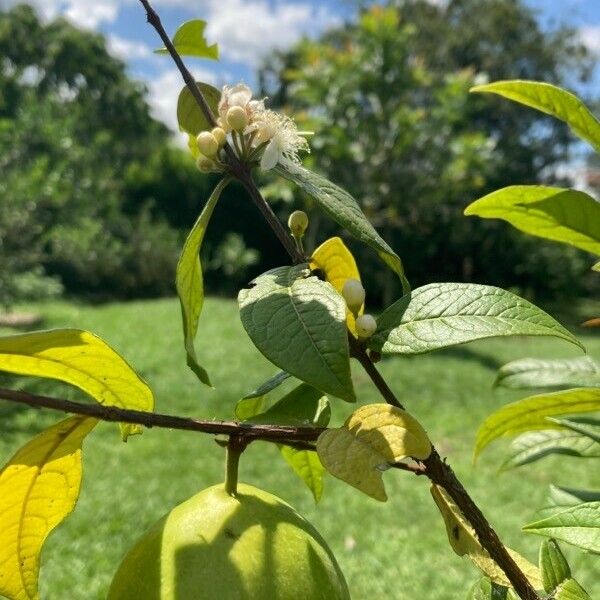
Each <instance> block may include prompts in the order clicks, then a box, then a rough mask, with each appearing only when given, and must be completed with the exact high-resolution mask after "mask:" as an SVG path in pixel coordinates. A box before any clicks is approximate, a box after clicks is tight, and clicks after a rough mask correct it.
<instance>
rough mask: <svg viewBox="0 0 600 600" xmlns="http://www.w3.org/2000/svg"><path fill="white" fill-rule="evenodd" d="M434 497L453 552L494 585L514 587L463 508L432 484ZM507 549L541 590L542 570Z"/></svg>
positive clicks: (534, 584) (444, 491)
mask: <svg viewBox="0 0 600 600" xmlns="http://www.w3.org/2000/svg"><path fill="white" fill-rule="evenodd" d="M431 495H432V496H433V499H434V500H435V503H436V504H437V507H438V508H439V510H440V512H441V513H442V517H443V518H444V523H445V524H446V532H447V534H448V541H449V542H450V546H452V549H453V550H454V552H456V554H458V556H465V555H467V556H468V557H469V558H470V559H471V561H472V562H473V564H474V565H475V566H476V567H477V568H478V569H479V570H480V571H481V572H482V573H483V574H484V575H485V576H486V577H488V578H489V579H490V580H491V581H493V582H494V583H497V584H498V585H503V586H505V587H511V584H510V581H509V580H508V579H507V577H506V575H505V574H504V571H502V569H501V568H500V567H499V566H498V565H497V564H496V562H495V561H494V560H493V559H492V557H491V556H490V555H489V554H488V552H487V551H486V550H485V549H484V548H483V546H482V545H481V544H480V543H479V540H478V539H477V536H476V534H475V531H474V529H473V528H472V527H471V525H470V524H469V523H468V521H467V520H466V519H465V517H464V515H463V513H462V512H461V510H460V508H458V506H456V504H455V503H454V501H453V500H452V498H450V496H449V495H448V493H447V492H446V490H444V489H443V488H441V487H440V486H438V485H432V486H431ZM507 550H508V553H509V554H510V555H511V557H512V559H513V560H514V561H515V562H516V563H517V565H518V566H519V568H520V569H521V571H523V573H524V574H525V575H526V577H527V579H529V581H530V583H531V584H532V585H533V587H534V588H536V589H542V587H543V584H542V579H541V576H540V572H539V569H538V568H537V567H536V566H535V565H533V564H531V563H530V562H529V561H528V560H527V559H526V558H524V557H522V556H521V555H520V554H519V553H517V552H515V551H514V550H511V549H510V548H507Z"/></svg>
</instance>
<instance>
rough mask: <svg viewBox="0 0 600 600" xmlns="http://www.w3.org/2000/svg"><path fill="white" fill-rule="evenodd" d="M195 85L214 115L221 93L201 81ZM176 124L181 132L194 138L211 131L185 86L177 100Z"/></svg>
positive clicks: (208, 123) (209, 125) (207, 121)
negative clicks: (208, 130)
mask: <svg viewBox="0 0 600 600" xmlns="http://www.w3.org/2000/svg"><path fill="white" fill-rule="evenodd" d="M196 85H197V86H198V89H199V90H200V91H201V92H202V95H203V96H204V98H205V100H206V102H207V104H208V106H209V108H210V109H211V111H212V113H213V115H216V114H217V108H218V105H219V100H220V99H221V92H220V91H219V90H218V89H217V88H215V87H213V86H212V85H209V84H208V83H202V82H201V81H197V82H196ZM177 122H178V123H179V129H180V130H181V131H185V133H187V134H189V135H192V136H194V137H195V136H197V135H198V134H199V133H200V132H201V131H206V130H207V129H212V125H211V123H210V121H209V120H208V119H207V118H206V115H205V114H204V113H203V112H202V110H201V108H200V107H199V106H198V102H196V99H195V98H194V96H193V95H192V92H190V90H189V89H188V87H187V86H185V87H184V88H183V89H182V90H181V92H180V93H179V98H178V99H177Z"/></svg>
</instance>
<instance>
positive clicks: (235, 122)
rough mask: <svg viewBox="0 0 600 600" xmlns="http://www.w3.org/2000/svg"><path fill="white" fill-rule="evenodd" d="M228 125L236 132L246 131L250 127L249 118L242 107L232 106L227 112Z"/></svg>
mask: <svg viewBox="0 0 600 600" xmlns="http://www.w3.org/2000/svg"><path fill="white" fill-rule="evenodd" d="M226 119H227V124H228V125H229V127H231V129H235V131H244V129H246V125H248V116H247V115H246V111H245V110H244V109H243V108H242V107H241V106H232V107H231V108H230V109H229V110H228V111H227V116H226Z"/></svg>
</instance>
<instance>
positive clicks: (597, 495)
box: [537, 485, 600, 520]
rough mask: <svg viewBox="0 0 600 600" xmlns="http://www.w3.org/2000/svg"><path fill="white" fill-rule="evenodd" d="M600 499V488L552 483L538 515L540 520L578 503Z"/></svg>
mask: <svg viewBox="0 0 600 600" xmlns="http://www.w3.org/2000/svg"><path fill="white" fill-rule="evenodd" d="M598 501H600V490H599V491H594V490H577V489H575V488H567V487H560V486H557V485H550V486H549V487H548V496H547V497H546V502H545V505H544V507H543V508H541V509H540V510H539V511H537V517H538V520H540V519H544V518H546V517H548V516H550V515H553V514H556V513H557V512H560V511H561V510H565V509H567V508H570V507H573V506H576V505H577V504H581V503H583V502H598Z"/></svg>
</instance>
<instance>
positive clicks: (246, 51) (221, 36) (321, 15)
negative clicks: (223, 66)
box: [162, 0, 338, 66]
mask: <svg viewBox="0 0 600 600" xmlns="http://www.w3.org/2000/svg"><path fill="white" fill-rule="evenodd" d="M162 1H163V2H173V1H178V0H162ZM207 9H208V10H207V15H206V20H207V22H208V27H207V30H206V33H207V37H208V40H209V42H213V41H215V42H217V43H218V44H219V48H220V50H221V52H222V54H223V56H224V57H225V58H228V59H230V60H234V61H237V62H240V63H243V64H246V65H249V66H255V65H256V64H257V63H258V62H259V61H260V59H261V58H263V57H264V56H265V55H266V54H267V53H268V52H269V51H270V50H272V49H274V48H276V49H282V48H287V47H289V46H291V45H292V44H293V43H294V42H296V41H297V40H298V39H299V38H300V37H301V36H302V35H303V34H309V35H310V34H311V33H318V32H320V31H322V30H323V29H325V28H327V27H329V26H331V25H333V24H335V23H336V22H338V19H337V17H335V16H334V15H333V13H331V12H330V11H329V10H328V9H327V8H325V7H324V6H321V7H319V8H315V7H312V6H310V5H309V4H306V3H302V2H277V3H271V2H269V0H210V2H209V3H208V6H207Z"/></svg>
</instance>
